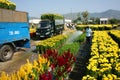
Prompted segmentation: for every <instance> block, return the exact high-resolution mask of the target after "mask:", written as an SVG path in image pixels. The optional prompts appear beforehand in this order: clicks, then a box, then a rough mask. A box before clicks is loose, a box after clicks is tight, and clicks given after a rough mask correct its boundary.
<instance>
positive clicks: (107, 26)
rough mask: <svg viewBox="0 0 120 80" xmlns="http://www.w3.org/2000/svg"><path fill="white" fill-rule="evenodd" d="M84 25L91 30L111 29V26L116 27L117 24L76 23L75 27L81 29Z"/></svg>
mask: <svg viewBox="0 0 120 80" xmlns="http://www.w3.org/2000/svg"><path fill="white" fill-rule="evenodd" d="M86 26H89V27H90V28H92V30H111V29H112V28H113V27H117V26H118V25H117V24H114V25H112V24H91V25H90V24H89V25H77V26H76V28H77V29H80V30H83V29H84V28H85V27H86Z"/></svg>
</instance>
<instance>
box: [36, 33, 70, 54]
mask: <svg viewBox="0 0 120 80" xmlns="http://www.w3.org/2000/svg"><path fill="white" fill-rule="evenodd" d="M67 38H68V36H67V35H57V36H53V37H51V38H48V39H45V40H43V41H40V42H39V43H37V45H36V47H37V51H39V53H44V52H45V51H46V50H47V49H56V48H58V47H59V46H61V45H62V44H63V43H64V42H65V40H66V39H67Z"/></svg>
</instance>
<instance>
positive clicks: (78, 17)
mask: <svg viewBox="0 0 120 80" xmlns="http://www.w3.org/2000/svg"><path fill="white" fill-rule="evenodd" d="M77 20H79V21H81V17H80V12H79V13H78V14H77Z"/></svg>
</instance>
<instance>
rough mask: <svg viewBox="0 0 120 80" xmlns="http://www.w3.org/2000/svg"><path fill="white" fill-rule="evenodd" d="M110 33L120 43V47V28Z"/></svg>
mask: <svg viewBox="0 0 120 80" xmlns="http://www.w3.org/2000/svg"><path fill="white" fill-rule="evenodd" d="M109 34H110V35H111V37H112V38H113V39H114V40H115V41H116V42H117V43H118V45H119V48H120V30H111V31H110V32H109Z"/></svg>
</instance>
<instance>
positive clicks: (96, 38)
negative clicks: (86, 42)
mask: <svg viewBox="0 0 120 80" xmlns="http://www.w3.org/2000/svg"><path fill="white" fill-rule="evenodd" d="M87 70H88V71H87V75H86V76H84V77H83V80H86V79H93V80H97V79H100V80H116V79H120V51H119V46H118V44H117V43H116V42H115V41H114V40H113V39H112V38H111V37H110V36H109V35H108V33H107V32H105V31H95V32H94V34H93V39H92V46H91V58H90V59H89V63H88V66H87Z"/></svg>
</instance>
